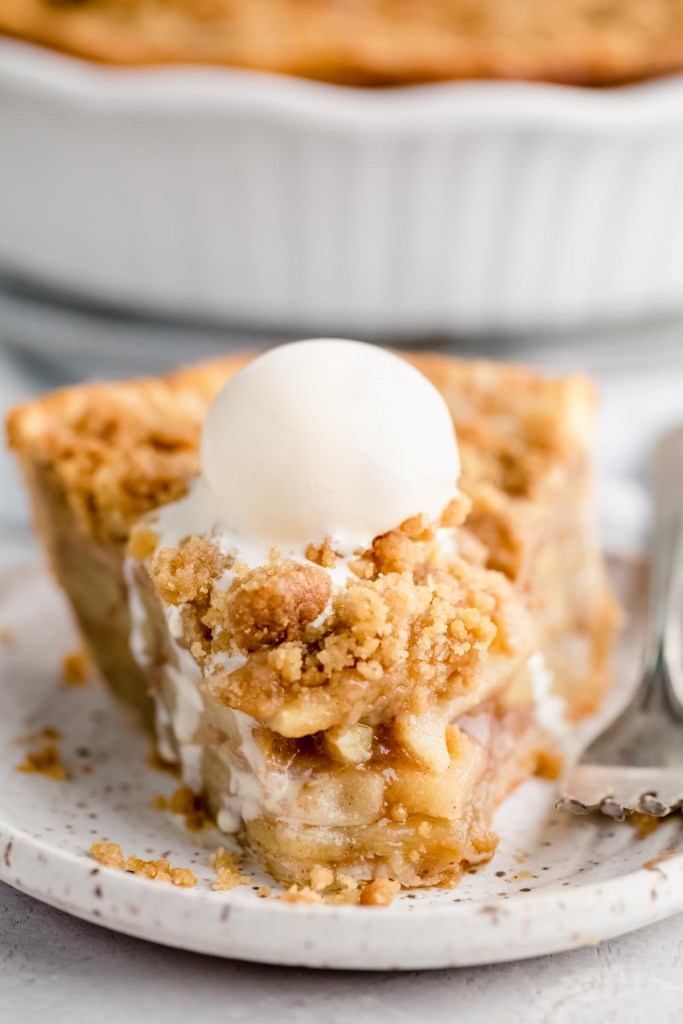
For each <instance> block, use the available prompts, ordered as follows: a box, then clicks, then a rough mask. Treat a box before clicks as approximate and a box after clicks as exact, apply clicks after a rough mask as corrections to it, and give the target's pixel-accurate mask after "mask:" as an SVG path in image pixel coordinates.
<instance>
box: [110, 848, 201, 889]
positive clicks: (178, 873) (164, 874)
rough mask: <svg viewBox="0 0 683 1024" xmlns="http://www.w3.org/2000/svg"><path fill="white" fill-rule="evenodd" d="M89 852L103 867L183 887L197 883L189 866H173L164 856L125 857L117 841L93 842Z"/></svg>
mask: <svg viewBox="0 0 683 1024" xmlns="http://www.w3.org/2000/svg"><path fill="white" fill-rule="evenodd" d="M90 854H91V856H93V857H94V858H95V860H96V861H97V862H98V863H99V864H102V865H103V866H104V867H107V868H115V869H116V870H117V871H127V872H128V873H129V874H133V875H142V877H143V878H149V879H152V880H153V881H155V882H168V883H170V884H171V885H177V886H179V887H180V888H183V889H187V888H192V887H193V886H195V885H196V884H197V879H196V877H195V875H194V874H193V873H192V871H190V869H189V868H173V867H171V866H170V864H169V862H168V861H167V860H166V859H165V858H164V857H161V858H160V859H159V860H143V859H142V858H141V857H128V858H125V857H124V856H123V853H122V851H121V847H120V846H119V844H118V843H109V842H98V843H93V844H92V846H91V847H90Z"/></svg>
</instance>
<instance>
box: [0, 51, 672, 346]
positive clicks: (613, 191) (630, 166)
mask: <svg viewBox="0 0 683 1024" xmlns="http://www.w3.org/2000/svg"><path fill="white" fill-rule="evenodd" d="M0 139H2V144H1V145H2V158H1V159H0V224H1V225H2V230H1V231H0V272H4V273H7V274H10V275H13V276H16V277H18V278H20V279H25V280H28V281H31V282H34V283H38V284H42V285H48V286H50V287H51V288H56V289H58V290H61V291H63V292H65V293H70V294H76V295H83V296H86V297H88V298H89V299H93V300H96V301H99V302H104V303H107V304H110V305H116V306H126V307H134V308H136V309H139V310H142V311H149V312H163V313H164V314H169V313H170V314H176V313H177V314H183V315H190V316H199V317H209V318H218V319H219V320H226V321H231V322H233V323H242V324H248V325H258V326H264V327H272V326H277V327H278V328H292V329H296V330H299V331H304V332H305V331H309V332H320V331H327V330H334V331H339V330H343V331H344V332H346V333H351V332H353V333H358V334H367V333H373V332H381V333H391V334H393V335H394V336H400V335H402V334H403V335H408V334H413V335H414V334H416V333H419V334H426V333H433V332H454V331H455V332H470V333H476V332H483V331H515V332H516V331H529V330H541V329H547V328H556V329H567V328H572V327H576V326H581V325H583V324H587V323H596V322H605V321H615V320H620V319H625V318H632V317H640V316H646V315H647V316H653V315H658V314H665V313H666V314H670V313H675V312H677V311H683V230H681V226H682V225H683V189H681V187H680V182H681V181H683V77H678V78H670V79H668V80H664V81H660V82H657V83H646V84H642V85H636V86H629V87H625V88H620V89H612V90H604V91H596V90H590V89H583V90H582V89H574V88H566V87H560V86H551V85H530V84H510V83H493V82H491V83H484V82H480V83H451V84H446V85H432V86H422V87H414V88H407V89H400V90H376V91H368V90H362V89H350V88H342V87H336V86H326V85H321V84H317V83H313V82H304V81H299V80H294V79H286V78H282V77H277V76H269V75H264V74H257V73H251V72H245V71H238V70H235V71H233V70H226V69H203V70H200V69H192V68H180V69H178V68H175V69H154V70H151V69H150V70H134V71H131V70H120V69H113V68H108V67H99V66H95V65H91V64H88V63H86V62H82V61H79V60H76V59H73V58H70V57H64V56H61V55H58V54H55V53H51V52H47V51H44V50H41V49H39V48H37V47H34V46H31V45H27V44H22V43H19V42H15V41H10V40H0Z"/></svg>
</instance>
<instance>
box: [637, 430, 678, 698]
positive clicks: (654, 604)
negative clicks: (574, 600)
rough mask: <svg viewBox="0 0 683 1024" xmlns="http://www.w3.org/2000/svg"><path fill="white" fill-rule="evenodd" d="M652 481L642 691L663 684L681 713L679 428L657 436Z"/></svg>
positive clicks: (668, 696) (651, 691) (652, 693)
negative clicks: (647, 611)
mask: <svg viewBox="0 0 683 1024" xmlns="http://www.w3.org/2000/svg"><path fill="white" fill-rule="evenodd" d="M653 483H654V488H653V496H654V517H653V529H652V539H651V563H650V597H649V614H648V621H647V635H646V646H645V672H644V678H645V680H646V683H645V691H646V693H645V697H646V699H647V700H649V699H651V698H652V697H654V696H655V693H654V692H653V691H654V690H655V689H656V688H658V687H663V689H664V694H663V695H664V696H665V697H666V699H667V701H668V703H669V705H670V707H671V710H672V711H673V712H674V713H675V714H676V715H677V716H678V717H679V718H683V641H682V637H681V629H682V628H683V428H678V429H676V430H673V431H671V433H668V434H665V436H664V437H663V438H662V439H661V440H660V441H659V442H658V444H657V446H656V448H655V451H654V481H653ZM648 691H649V692H648Z"/></svg>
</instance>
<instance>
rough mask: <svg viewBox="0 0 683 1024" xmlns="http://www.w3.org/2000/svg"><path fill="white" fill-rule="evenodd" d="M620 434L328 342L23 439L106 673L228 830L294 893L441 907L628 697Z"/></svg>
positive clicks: (572, 386)
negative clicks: (569, 738) (508, 809)
mask: <svg viewBox="0 0 683 1024" xmlns="http://www.w3.org/2000/svg"><path fill="white" fill-rule="evenodd" d="M594 410H595V395H594V392H593V388H592V386H591V385H590V383H589V382H588V381H587V380H585V379H583V378H581V377H569V378H565V379H559V380H551V379H546V378H543V377H541V376H539V375H537V374H536V373H534V372H532V371H530V370H526V369H523V368H520V367H513V366H506V365H499V364H494V363H488V362H483V361H472V362H470V361H461V360H458V359H452V358H447V357H444V356H440V355H432V354H408V355H406V356H405V357H399V356H397V355H393V354H391V353H388V352H385V351H382V350H381V349H377V348H374V347H372V346H367V345H361V344H359V343H355V342H343V341H329V340H327V341H312V342H300V343H296V344H293V345H287V346H282V347H280V348H278V349H273V350H270V351H269V352H267V353H265V354H263V355H261V356H259V357H257V358H256V359H254V360H251V359H250V358H249V357H247V356H239V357H227V358H224V359H218V360H215V361H212V362H207V363H204V364H200V365H198V366H196V367H193V368H188V369H183V370H181V371H179V372H177V373H175V374H173V375H171V376H169V377H165V378H160V379H146V380H138V381H132V382H128V383H122V384H88V385H84V386H81V387H74V388H70V389H67V390H63V391H59V392H57V393H54V394H51V395H48V396H46V397H44V398H41V399H39V400H37V401H35V402H30V403H28V404H26V405H23V406H21V407H18V408H16V409H15V410H14V411H13V412H12V413H11V414H10V418H9V424H8V428H9V439H10V444H11V446H12V447H13V448H14V450H15V451H16V453H17V455H18V457H19V460H20V462H21V465H22V468H23V472H24V476H25V479H26V482H27V485H28V488H29V490H30V493H31V495H32V500H33V507H34V512H35V522H36V525H37V528H38V530H39V532H40V534H41V535H42V538H43V540H44V542H45V545H46V547H47V550H48V553H49V557H50V561H51V564H52V567H53V569H54V572H55V575H56V577H57V579H58V581H59V582H60V584H61V585H62V587H63V588H64V590H65V592H66V594H67V595H68V597H69V600H70V602H71V604H72V607H73V610H74V613H75V617H76V620H77V622H78V625H79V627H80V630H81V633H82V635H83V640H84V643H85V645H86V647H87V649H88V651H89V653H90V654H91V656H92V658H93V660H94V661H95V663H96V664H97V665H98V667H99V670H100V672H101V674H102V676H103V678H104V679H105V680H106V681H107V683H108V684H109V686H110V687H111V689H112V690H113V692H114V693H115V694H116V695H117V696H118V697H119V699H120V700H122V701H123V702H124V703H125V704H127V705H128V706H129V707H131V708H133V709H134V710H135V711H136V712H137V713H138V714H139V716H140V717H141V718H142V720H143V721H144V722H145V723H146V724H147V726H148V728H150V729H153V730H155V733H156V737H157V742H158V746H159V751H160V753H161V755H162V756H163V757H164V758H165V759H167V760H171V761H174V762H176V763H178V764H179V766H180V770H181V772H182V775H183V778H184V780H185V782H186V783H187V784H188V785H190V786H192V787H193V788H194V789H196V790H197V791H200V792H201V793H202V794H203V796H204V799H205V801H206V804H207V806H208V808H209V810H210V812H211V814H212V816H213V817H214V818H215V820H216V822H217V825H218V828H219V829H221V830H222V831H224V832H226V833H231V834H235V835H236V836H237V837H238V838H239V840H240V842H241V843H242V844H243V846H244V847H245V848H247V849H248V850H249V851H251V853H252V854H253V855H254V856H255V857H256V858H257V859H258V860H259V861H260V862H261V863H262V864H263V865H265V867H266V868H267V870H268V871H269V872H270V873H271V874H272V875H273V876H274V877H275V878H277V879H279V880H281V881H284V882H287V883H298V884H308V882H309V881H310V879H311V877H312V874H313V873H315V872H318V873H319V872H320V870H321V867H322V868H324V869H326V870H327V872H328V875H329V877H334V878H344V877H346V878H353V879H354V880H356V881H363V880H369V879H375V878H391V879H393V880H395V881H396V882H399V883H400V884H401V885H403V886H419V885H434V884H454V883H455V882H457V880H458V878H459V877H460V875H461V874H462V872H463V870H466V869H468V868H470V867H472V866H475V865H477V864H479V863H481V862H483V861H485V860H487V859H489V858H490V856H491V855H492V853H493V851H494V849H495V846H496V836H495V834H494V832H493V831H492V829H491V819H492V814H493V811H494V809H495V807H496V805H497V804H498V803H499V802H500V801H501V800H502V799H503V798H504V796H505V795H506V794H507V793H508V792H509V791H510V789H511V788H513V787H514V786H516V785H517V784H518V783H519V782H520V781H522V780H523V779H525V778H526V777H528V776H529V775H530V774H532V773H533V772H536V771H540V772H542V773H552V771H553V770H554V769H555V768H556V766H557V754H556V748H557V742H558V740H557V734H558V732H561V731H562V730H563V729H567V728H570V727H571V722H572V720H575V719H577V718H580V717H581V716H584V715H586V714H588V713H590V712H592V711H594V710H595V709H596V708H597V707H598V705H599V704H600V701H601V699H602V696H603V694H604V692H605V689H606V687H607V685H608V681H609V650H610V639H611V633H612V630H613V625H614V621H615V606H614V603H613V600H612V597H611V595H610V591H609V588H608V585H607V583H606V578H605V569H604V564H603V559H602V556H601V552H600V549H599V544H598V539H597V533H596V524H595V499H594V490H593V466H592V459H591V445H592V440H593V434H594ZM453 426H455V431H454V429H453ZM456 439H457V440H456ZM329 872H331V873H332V874H329Z"/></svg>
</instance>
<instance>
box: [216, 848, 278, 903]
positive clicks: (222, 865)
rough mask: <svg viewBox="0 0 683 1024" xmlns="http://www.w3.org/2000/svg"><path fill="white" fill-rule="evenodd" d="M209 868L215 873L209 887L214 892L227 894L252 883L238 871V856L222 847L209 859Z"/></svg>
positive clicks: (251, 880)
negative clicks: (214, 879) (240, 886)
mask: <svg viewBox="0 0 683 1024" xmlns="http://www.w3.org/2000/svg"><path fill="white" fill-rule="evenodd" d="M209 866H210V867H212V868H213V869H214V871H215V872H216V881H215V882H214V883H213V885H212V886H211V888H212V889H213V890H214V892H228V891H229V890H230V889H234V888H235V887H236V886H238V885H251V883H252V882H253V878H252V877H251V875H243V874H242V872H241V871H240V869H239V857H238V855H237V854H236V853H232V852H231V851H230V850H226V849H224V847H222V846H219V847H218V849H217V850H216V851H215V852H214V853H212V854H211V856H210V857H209ZM262 888H264V887H263V886H262ZM265 888H268V887H267V886H266V887H265ZM259 895H260V890H259Z"/></svg>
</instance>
